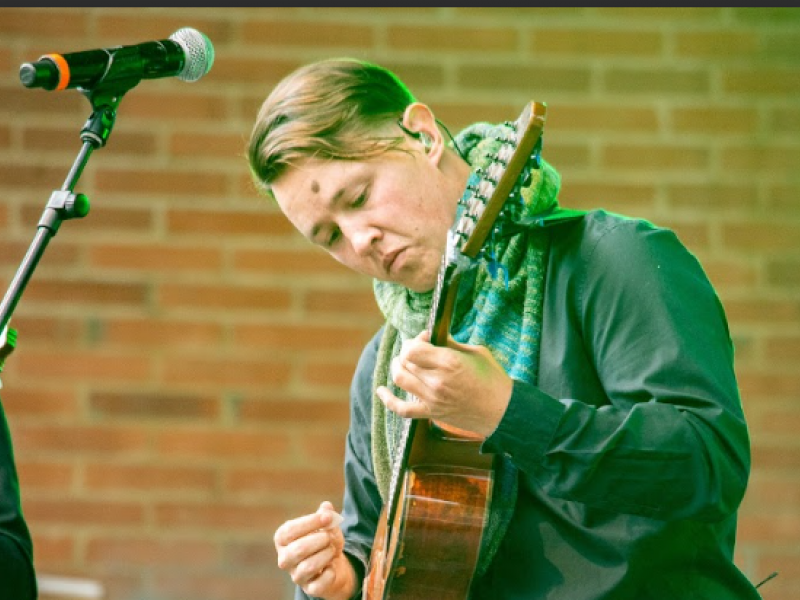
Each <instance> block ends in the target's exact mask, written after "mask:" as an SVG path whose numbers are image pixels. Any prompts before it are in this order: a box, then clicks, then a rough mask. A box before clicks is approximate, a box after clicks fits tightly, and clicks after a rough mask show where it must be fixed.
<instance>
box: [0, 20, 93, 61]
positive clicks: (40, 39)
mask: <svg viewBox="0 0 800 600" xmlns="http://www.w3.org/2000/svg"><path fill="white" fill-rule="evenodd" d="M2 13H3V15H2V16H3V18H2V19H0V33H1V34H3V36H6V35H9V36H10V35H14V36H25V37H31V38H33V39H36V41H37V44H39V45H41V44H45V43H49V42H50V40H52V39H53V38H55V39H56V40H61V39H63V38H70V37H72V38H75V37H77V38H80V37H83V36H86V35H88V33H89V18H88V14H87V13H86V11H85V9H78V8H61V9H55V8H53V7H48V8H3V9H2ZM42 48H44V46H42ZM72 51H73V50H71V49H66V48H50V49H49V50H43V51H42V52H43V53H44V52H62V53H63V52H72ZM36 58H38V57H34V58H33V59H31V60H35V59H36Z"/></svg>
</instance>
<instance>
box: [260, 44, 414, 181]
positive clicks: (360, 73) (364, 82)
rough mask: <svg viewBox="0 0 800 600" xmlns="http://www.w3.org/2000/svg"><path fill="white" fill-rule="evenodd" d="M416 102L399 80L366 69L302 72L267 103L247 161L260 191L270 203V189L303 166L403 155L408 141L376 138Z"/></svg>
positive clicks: (343, 62)
mask: <svg viewBox="0 0 800 600" xmlns="http://www.w3.org/2000/svg"><path fill="white" fill-rule="evenodd" d="M413 102H415V98H414V96H413V95H412V94H411V92H410V91H409V89H408V88H407V87H406V85H405V84H404V83H403V82H402V81H400V79H399V78H398V77H397V76H396V75H395V74H394V73H392V72H391V71H389V70H388V69H385V68H383V67H380V66H378V65H376V64H373V63H370V62H367V61H362V60H357V59H351V58H336V59H326V60H322V61H318V62H314V63H310V64H307V65H305V66H302V67H300V68H299V69H297V70H295V71H294V72H292V73H291V74H289V75H288V76H287V77H285V78H284V79H283V80H282V81H281V82H280V83H279V84H278V85H277V86H276V87H275V88H274V89H273V90H272V92H271V93H270V94H269V96H267V98H266V100H265V101H264V103H263V104H262V105H261V109H260V110H259V113H258V117H257V119H256V123H255V125H254V126H253V130H252V132H251V135H250V143H249V148H248V160H249V162H250V171H251V173H252V175H253V180H254V182H255V184H256V187H257V188H259V190H260V191H262V192H264V193H266V194H267V195H270V196H271V195H272V194H271V191H270V189H271V184H272V183H273V182H274V181H275V180H276V179H277V178H278V177H280V175H281V174H282V173H283V172H284V171H285V170H286V168H287V167H289V166H290V165H291V164H292V162H293V161H296V160H298V159H301V158H307V157H315V158H331V159H340V160H359V159H364V158H369V157H372V156H376V155H378V154H381V153H383V152H386V151H387V150H390V149H392V148H395V147H397V146H398V145H400V144H401V143H402V140H403V138H402V136H396V137H386V136H384V137H380V136H378V135H377V134H376V132H377V131H378V130H380V129H381V127H384V126H385V125H387V124H388V123H389V122H391V121H395V120H397V119H398V118H400V117H402V115H403V111H405V109H406V107H407V106H408V105H409V104H412V103H413Z"/></svg>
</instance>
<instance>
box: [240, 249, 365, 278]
mask: <svg viewBox="0 0 800 600" xmlns="http://www.w3.org/2000/svg"><path fill="white" fill-rule="evenodd" d="M233 265H234V267H235V268H236V269H241V270H242V271H258V272H263V273H275V274H282V275H291V276H295V277H298V276H299V277H311V276H314V277H317V276H328V275H330V276H336V277H354V278H355V277H358V278H360V277H361V276H360V275H355V274H354V273H353V271H352V270H350V269H348V268H347V267H345V266H344V265H342V264H341V263H339V262H337V261H336V260H335V259H334V258H333V257H331V256H330V255H329V254H328V253H327V252H325V251H324V250H321V249H319V248H317V247H316V246H312V245H311V244H307V245H306V247H305V248H303V249H299V248H298V249H297V250H274V249H268V248H267V249H261V248H258V249H242V250H237V251H234V254H233Z"/></svg>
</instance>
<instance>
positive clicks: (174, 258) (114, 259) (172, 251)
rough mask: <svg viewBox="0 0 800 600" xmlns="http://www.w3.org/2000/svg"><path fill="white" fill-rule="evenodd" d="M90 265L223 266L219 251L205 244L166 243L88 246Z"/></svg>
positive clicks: (192, 268)
mask: <svg viewBox="0 0 800 600" xmlns="http://www.w3.org/2000/svg"><path fill="white" fill-rule="evenodd" d="M88 258H89V264H90V265H91V266H96V267H109V268H117V269H134V270H139V271H146V272H148V273H151V272H154V271H167V272H174V271H210V272H212V273H213V272H218V271H219V270H220V269H221V267H222V252H221V250H220V249H218V248H210V247H207V246H188V247H176V246H174V245H167V244H152V243H151V244H125V245H122V244H102V243H97V244H95V245H94V246H93V247H92V248H90V249H89V256H88Z"/></svg>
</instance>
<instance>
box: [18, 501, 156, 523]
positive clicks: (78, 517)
mask: <svg viewBox="0 0 800 600" xmlns="http://www.w3.org/2000/svg"><path fill="white" fill-rule="evenodd" d="M25 517H26V518H27V519H29V521H30V522H31V523H37V524H39V523H41V524H59V525H62V526H68V527H81V526H82V527H86V526H92V527H137V526H138V527H141V526H143V525H144V519H145V513H144V510H143V507H142V506H141V505H140V504H139V503H137V502H126V501H112V500H82V499H77V498H73V497H62V498H58V499H53V500H50V499H44V498H36V497H34V496H31V495H29V496H28V498H27V500H26V502H25Z"/></svg>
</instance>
